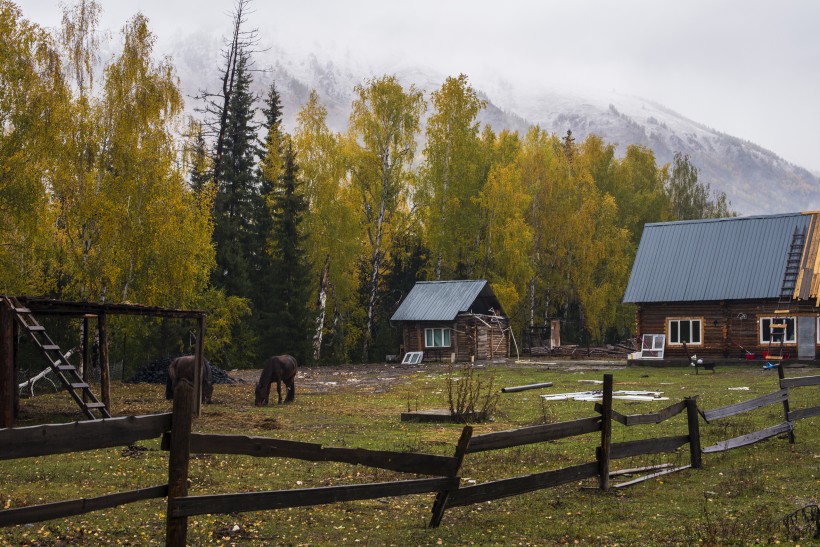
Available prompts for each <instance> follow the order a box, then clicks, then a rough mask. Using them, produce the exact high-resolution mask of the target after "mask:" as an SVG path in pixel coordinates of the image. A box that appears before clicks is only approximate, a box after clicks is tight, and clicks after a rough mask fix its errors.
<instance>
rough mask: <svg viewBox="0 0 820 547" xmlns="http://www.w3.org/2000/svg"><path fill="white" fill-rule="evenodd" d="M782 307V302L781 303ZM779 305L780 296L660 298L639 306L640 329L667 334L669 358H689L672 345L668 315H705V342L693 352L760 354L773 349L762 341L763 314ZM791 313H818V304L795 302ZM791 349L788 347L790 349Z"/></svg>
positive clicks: (739, 355)
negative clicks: (763, 297)
mask: <svg viewBox="0 0 820 547" xmlns="http://www.w3.org/2000/svg"><path fill="white" fill-rule="evenodd" d="M781 307H782V306H781ZM776 309H779V308H778V304H777V300H774V299H771V300H729V301H722V302H717V301H704V302H659V303H654V302H653V303H644V304H640V305H639V306H638V311H637V314H636V332H637V333H638V335H639V336H640V335H642V334H665V335H666V336H667V345H666V349H665V354H664V358H665V359H670V358H671V359H678V358H679V359H686V352H685V351H684V349H683V347H682V346H680V347H679V346H670V345H669V342H668V339H669V333H668V332H667V329H668V322H667V320H668V319H674V318H680V319H702V321H703V344H702V345H701V346H690V348H689V349H690V353H697V354H698V355H699V356H700V355H708V356H713V357H730V358H743V357H744V356H745V354H746V351H749V352H751V353H754V354H757V355H758V356H760V355H761V354H762V353H763V352H764V351H766V350H768V349H769V346H768V344H761V343H760V334H759V329H760V326H759V321H758V320H759V318H760V317H771V316H774V315H775V314H774V310H776ZM789 310H790V311H789V314H788V315H790V316H796V315H814V316H816V315H817V314H818V311H820V310H818V308H817V307H816V306H813V305H811V303H806V302H801V303H800V304H797V303H795V304H792V305H791V307H790V308H789ZM784 348H791V351H792V352H795V351H796V345H795V344H784ZM786 351H788V349H787V350H786Z"/></svg>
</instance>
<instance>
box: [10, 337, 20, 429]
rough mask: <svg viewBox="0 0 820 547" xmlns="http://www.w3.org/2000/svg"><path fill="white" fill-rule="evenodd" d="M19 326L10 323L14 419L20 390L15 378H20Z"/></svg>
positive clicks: (18, 407) (17, 411)
mask: <svg viewBox="0 0 820 547" xmlns="http://www.w3.org/2000/svg"><path fill="white" fill-rule="evenodd" d="M19 329H20V326H19V325H18V324H17V321H12V322H11V338H12V340H13V341H14V342H13V344H12V349H11V361H12V362H13V363H14V367H13V368H14V372H13V373H12V375H13V376H14V419H15V420H16V419H17V418H19V417H20V390H19V389H18V388H17V378H19V377H20V362H19V361H18V360H17V356H18V355H20V336H19V335H20V331H19Z"/></svg>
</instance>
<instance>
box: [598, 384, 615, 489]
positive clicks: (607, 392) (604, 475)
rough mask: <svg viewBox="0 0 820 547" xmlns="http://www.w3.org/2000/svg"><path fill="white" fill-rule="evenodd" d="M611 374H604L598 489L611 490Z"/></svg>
mask: <svg viewBox="0 0 820 547" xmlns="http://www.w3.org/2000/svg"><path fill="white" fill-rule="evenodd" d="M613 383H614V382H613V377H612V375H611V374H604V389H603V398H602V399H601V446H599V447H598V450H597V455H598V488H600V489H601V490H608V489H609V460H610V457H611V452H612V385H613Z"/></svg>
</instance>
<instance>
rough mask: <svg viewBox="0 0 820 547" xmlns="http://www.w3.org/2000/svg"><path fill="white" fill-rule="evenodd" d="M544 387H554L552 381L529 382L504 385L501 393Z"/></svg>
mask: <svg viewBox="0 0 820 547" xmlns="http://www.w3.org/2000/svg"><path fill="white" fill-rule="evenodd" d="M542 387H552V382H541V383H539V384H527V385H525V386H512V387H502V388H501V393H517V392H519V391H526V390H528V389H540V388H542Z"/></svg>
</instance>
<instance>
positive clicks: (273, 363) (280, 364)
mask: <svg viewBox="0 0 820 547" xmlns="http://www.w3.org/2000/svg"><path fill="white" fill-rule="evenodd" d="M298 366H299V365H298V363H296V359H295V358H293V357H291V356H290V355H276V356H274V357H271V358H270V359H268V360H267V361H265V366H264V368H263V369H262V376H260V377H259V381H258V382H257V383H256V401H254V404H255V405H256V406H262V405H266V404H268V397H270V385H271V384H272V383H273V382H276V392H277V393H278V394H279V404H280V405H281V404H282V382H284V383H285V388H286V389H287V396H286V397H285V402H286V403H290V402H292V401H293V400H294V398H295V397H296V386H295V385H294V383H293V381H294V380H295V379H296V367H298Z"/></svg>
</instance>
